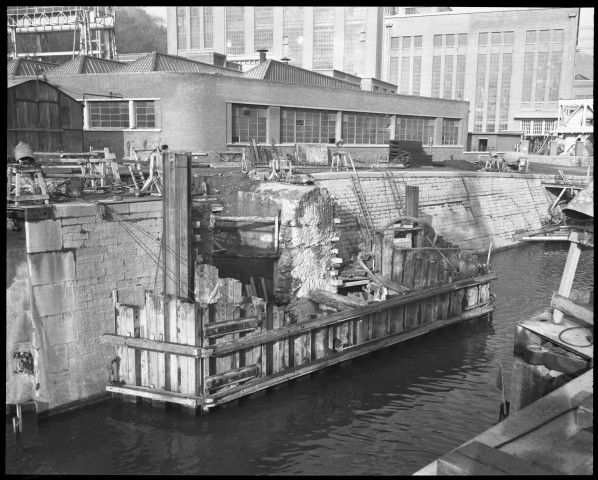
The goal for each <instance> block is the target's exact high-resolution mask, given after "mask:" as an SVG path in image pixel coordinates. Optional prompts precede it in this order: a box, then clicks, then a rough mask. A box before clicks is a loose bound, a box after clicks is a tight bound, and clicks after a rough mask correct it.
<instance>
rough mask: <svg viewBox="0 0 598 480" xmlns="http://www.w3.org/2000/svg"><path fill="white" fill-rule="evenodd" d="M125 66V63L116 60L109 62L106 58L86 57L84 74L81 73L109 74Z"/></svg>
mask: <svg viewBox="0 0 598 480" xmlns="http://www.w3.org/2000/svg"><path fill="white" fill-rule="evenodd" d="M122 65H125V63H124V62H117V61H116V60H108V59H106V58H97V57H85V64H84V65H83V72H81V73H108V72H111V71H113V70H115V69H117V68H119V67H120V66H122Z"/></svg>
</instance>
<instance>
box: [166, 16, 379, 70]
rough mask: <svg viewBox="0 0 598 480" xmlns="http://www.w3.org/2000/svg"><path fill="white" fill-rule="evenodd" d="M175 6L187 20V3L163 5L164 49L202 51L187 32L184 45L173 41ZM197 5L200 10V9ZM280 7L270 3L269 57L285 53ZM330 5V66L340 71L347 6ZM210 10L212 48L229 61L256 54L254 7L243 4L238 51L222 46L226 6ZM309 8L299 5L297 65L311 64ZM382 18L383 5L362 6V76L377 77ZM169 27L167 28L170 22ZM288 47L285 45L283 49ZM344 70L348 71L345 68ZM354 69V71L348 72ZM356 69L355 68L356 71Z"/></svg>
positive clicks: (175, 52)
mask: <svg viewBox="0 0 598 480" xmlns="http://www.w3.org/2000/svg"><path fill="white" fill-rule="evenodd" d="M177 8H186V9H187V13H186V17H185V18H186V22H187V25H188V24H189V19H190V9H191V7H168V8H167V25H168V27H169V28H168V29H167V35H168V53H169V54H171V55H181V56H187V55H188V54H190V53H197V52H203V51H206V50H205V49H202V48H195V49H191V44H190V40H189V35H187V41H186V44H185V45H179V44H178V43H177V41H176V38H177V30H176V15H177ZM203 8H205V7H200V10H202V11H203ZM283 8H284V7H273V25H272V34H273V35H272V37H273V41H272V46H271V48H270V49H269V50H270V54H269V58H275V59H278V60H279V59H281V58H282V57H283V56H285V55H286V54H287V53H285V49H284V47H283V37H284V36H285V35H284V29H283V24H284V10H283ZM332 8H334V20H333V22H332V23H333V25H334V42H333V43H334V44H333V48H334V55H333V62H334V66H333V68H335V69H337V70H340V71H347V70H346V68H345V67H346V64H345V59H344V51H345V35H344V31H345V28H346V23H345V13H346V10H345V9H346V8H351V7H332ZM213 11H214V51H216V52H218V53H224V54H227V57H228V59H229V60H231V61H235V60H247V59H250V58H258V54H257V49H258V48H260V46H261V45H257V43H256V41H255V38H254V37H255V35H254V22H255V18H256V11H255V7H244V42H245V43H244V45H245V48H244V50H245V51H244V53H243V54H241V55H234V54H229V53H228V52H227V51H226V50H227V49H226V42H227V39H226V7H213ZM313 11H314V7H302V8H301V14H302V27H303V55H302V61H301V63H300V64H297V65H298V66H301V67H303V68H307V69H312V68H313V58H314V57H313V54H314V48H313V47H314V41H313V40H314V37H313ZM382 18H383V8H382V7H368V8H366V12H365V18H364V19H363V22H364V30H363V31H364V32H365V38H364V40H363V42H362V43H363V47H364V49H365V52H367V53H366V55H365V58H364V62H363V66H361V65H360V67H359V74H363V76H366V77H376V78H380V74H381V72H380V68H381V55H380V51H381V48H382V34H383V32H382V28H383V27H382ZM171 25H172V26H173V28H170V26H171ZM187 31H188V32H189V31H190V27H189V26H188V27H187ZM287 51H288V49H287ZM295 61H296V59H293V58H292V55H291V62H292V63H293V64H296V63H295ZM347 72H348V71H347ZM348 73H354V72H348ZM356 73H357V72H356Z"/></svg>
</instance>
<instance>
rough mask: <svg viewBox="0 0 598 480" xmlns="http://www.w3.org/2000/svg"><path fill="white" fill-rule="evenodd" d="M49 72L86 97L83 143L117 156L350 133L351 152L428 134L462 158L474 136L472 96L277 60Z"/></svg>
mask: <svg viewBox="0 0 598 480" xmlns="http://www.w3.org/2000/svg"><path fill="white" fill-rule="evenodd" d="M100 63H101V65H100ZM71 64H72V65H71ZM81 65H87V67H81ZM46 75H47V80H48V82H49V83H50V84H52V85H55V86H57V87H59V88H61V89H62V90H64V91H65V92H66V93H68V94H69V95H72V96H73V97H75V98H76V99H77V100H80V101H82V102H84V104H85V113H84V141H85V145H84V148H86V149H87V148H89V147H90V146H92V147H94V148H104V147H109V148H110V150H111V151H114V152H115V153H116V154H117V156H123V155H124V156H128V154H129V152H130V150H131V148H138V149H143V148H148V147H151V148H153V147H154V146H156V145H158V144H167V145H169V148H170V149H176V150H186V151H191V152H198V153H199V152H206V151H225V150H229V151H235V150H237V151H238V150H240V149H241V148H242V147H245V146H248V145H249V142H250V141H251V140H252V139H255V140H256V141H257V142H258V143H261V144H268V145H269V144H270V143H271V142H274V143H275V144H276V145H278V146H281V147H282V150H283V151H284V150H285V149H288V151H289V152H291V151H294V145H295V144H296V143H323V144H328V145H329V147H331V148H333V146H334V142H335V141H336V139H337V138H343V140H344V141H345V142H346V145H345V147H346V148H347V149H348V150H349V151H350V152H351V153H352V155H353V156H354V158H356V159H358V160H361V161H364V162H376V161H377V160H378V158H379V156H380V155H385V154H387V153H388V141H389V140H390V139H397V140H401V139H403V140H419V141H422V142H423V143H426V144H428V145H429V144H430V138H431V139H432V142H431V143H432V144H433V148H432V149H431V150H432V151H431V153H432V155H433V157H434V160H436V161H438V160H443V159H448V158H451V156H452V157H453V158H461V155H462V152H463V150H464V148H465V142H466V138H467V115H468V110H469V105H468V103H467V102H464V101H458V100H452V99H450V100H449V99H437V98H423V97H414V96H408V95H388V94H384V93H375V92H366V91H363V90H361V89H360V87H359V85H356V84H354V83H351V82H346V81H342V80H339V79H336V78H332V77H329V76H326V75H322V74H319V73H316V72H312V71H308V70H304V69H301V68H297V67H293V66H291V65H287V64H285V63H283V62H277V61H274V60H267V61H265V62H263V63H262V64H260V65H259V66H258V67H256V68H255V69H254V70H251V71H249V72H245V73H243V72H240V71H238V70H233V69H228V68H224V67H218V66H215V65H210V64H205V63H201V62H196V61H192V60H189V59H186V58H181V57H175V56H170V55H162V54H156V53H153V54H148V55H146V56H145V57H141V58H139V59H138V60H136V61H134V62H131V63H129V64H124V65H122V64H119V63H117V62H114V61H109V60H102V59H93V60H92V61H86V62H82V61H81V59H74V60H72V61H71V62H68V63H66V64H63V65H61V66H60V67H57V68H56V69H55V70H53V71H48V72H47V73H46Z"/></svg>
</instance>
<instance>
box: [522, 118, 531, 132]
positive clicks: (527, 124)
mask: <svg viewBox="0 0 598 480" xmlns="http://www.w3.org/2000/svg"><path fill="white" fill-rule="evenodd" d="M521 130H522V131H523V133H524V134H525V135H529V134H530V133H531V131H532V121H531V120H521Z"/></svg>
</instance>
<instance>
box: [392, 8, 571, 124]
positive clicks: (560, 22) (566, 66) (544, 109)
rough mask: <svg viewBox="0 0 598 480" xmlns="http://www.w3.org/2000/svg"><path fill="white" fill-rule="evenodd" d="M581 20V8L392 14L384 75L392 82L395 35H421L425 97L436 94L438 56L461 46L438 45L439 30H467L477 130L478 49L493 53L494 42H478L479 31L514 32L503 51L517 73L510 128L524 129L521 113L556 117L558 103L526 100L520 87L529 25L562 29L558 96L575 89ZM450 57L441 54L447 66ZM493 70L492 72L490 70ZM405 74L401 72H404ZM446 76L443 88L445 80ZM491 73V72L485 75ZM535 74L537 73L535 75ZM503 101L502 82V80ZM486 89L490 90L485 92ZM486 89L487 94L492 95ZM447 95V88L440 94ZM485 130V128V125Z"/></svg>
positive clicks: (468, 95)
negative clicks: (434, 81) (434, 70)
mask: <svg viewBox="0 0 598 480" xmlns="http://www.w3.org/2000/svg"><path fill="white" fill-rule="evenodd" d="M578 21H579V9H578V8H545V9H544V8H543V9H530V10H516V11H492V12H487V13H486V12H484V13H480V12H476V13H458V12H448V13H433V14H423V15H408V16H406V17H405V16H392V17H386V18H385V24H386V25H392V26H390V27H389V30H390V32H389V35H388V37H387V38H385V44H384V48H383V55H382V61H383V69H382V71H383V72H384V75H385V76H383V78H382V79H383V80H386V81H391V80H390V77H389V70H388V68H389V59H390V55H391V54H392V55H395V54H394V53H392V52H391V50H390V48H389V40H390V37H405V36H411V37H413V36H416V35H422V36H423V39H422V52H421V56H422V77H421V82H422V83H421V92H420V95H422V96H431V95H432V79H433V75H432V63H433V57H434V55H441V56H442V57H444V55H445V53H450V52H449V50H451V51H452V53H454V54H456V52H457V48H456V47H455V48H452V49H449V48H448V47H447V48H444V49H436V53H435V49H434V46H433V42H434V35H438V34H442V35H446V34H459V33H467V49H466V54H465V55H466V61H465V65H466V70H465V94H464V99H465V100H469V101H470V103H471V108H470V110H471V112H470V116H469V129H470V132H471V131H474V130H473V125H474V114H475V106H476V105H475V100H476V71H477V70H476V69H477V60H478V59H477V57H478V53H487V54H489V53H491V52H494V49H492V48H491V47H490V46H488V47H480V46H479V45H478V39H479V33H480V32H497V31H500V32H504V31H513V32H514V40H513V45H512V48H506V46H505V47H504V48H503V50H502V51H503V52H507V51H511V52H512V72H511V89H510V101H509V112H508V126H507V130H519V129H520V120H519V119H521V118H529V117H530V116H531V118H533V117H534V116H536V117H537V116H542V117H547V118H554V119H556V113H557V102H556V101H554V102H546V103H538V102H536V103H533V104H531V105H530V104H528V105H526V104H522V101H521V94H522V91H521V88H522V84H523V71H524V68H523V66H524V55H525V52H526V31H527V30H545V29H547V30H554V29H563V30H564V35H563V43H562V56H561V73H560V81H559V92H558V98H571V95H572V88H573V71H574V69H573V67H574V64H573V62H574V56H575V55H574V54H575V41H576V32H577V24H578ZM444 62H445V59H444V58H442V64H441V65H444ZM499 68H500V66H499ZM490 72H491V71H487V74H490ZM501 76H502V71H501V70H500V69H499V71H498V81H499V82H500V81H501ZM399 78H400V72H399ZM443 78H444V77H442V76H441V92H442V81H443ZM486 78H487V77H486ZM534 78H535V77H534ZM498 88H499V97H498V102H500V83H499V86H498ZM486 93H487V92H486ZM486 93H485V95H484V97H483V98H487V94H486ZM441 94H442V93H441ZM482 131H485V129H484V130H482Z"/></svg>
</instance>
